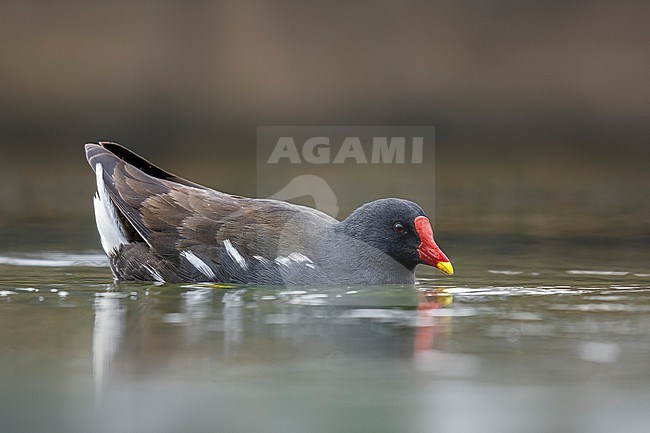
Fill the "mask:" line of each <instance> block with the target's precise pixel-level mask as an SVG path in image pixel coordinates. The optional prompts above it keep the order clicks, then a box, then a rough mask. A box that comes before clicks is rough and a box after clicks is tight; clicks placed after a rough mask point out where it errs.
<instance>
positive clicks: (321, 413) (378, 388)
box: [0, 237, 650, 433]
mask: <svg viewBox="0 0 650 433" xmlns="http://www.w3.org/2000/svg"><path fill="white" fill-rule="evenodd" d="M440 243H441V245H445V247H446V248H445V250H446V251H447V252H448V253H449V255H450V256H451V257H452V259H453V260H454V266H455V268H456V270H457V273H456V275H455V276H453V277H451V278H450V277H447V276H444V275H442V274H440V273H436V272H433V271H430V270H427V269H425V268H423V269H419V270H418V276H419V277H418V281H417V284H416V286H415V287H400V286H389V287H350V288H345V287H344V288H294V287H292V288H286V287H243V286H239V287H232V286H218V285H209V284H193V285H154V284H147V283H139V284H117V285H116V284H113V283H112V281H111V275H110V271H109V270H108V268H107V267H106V261H105V259H104V257H103V255H102V254H101V253H100V252H99V251H78V250H75V251H71V250H69V249H63V250H58V251H57V250H48V251H47V252H43V250H38V249H31V250H30V248H27V247H25V248H22V250H21V251H15V250H14V251H11V250H8V249H7V250H6V251H2V252H0V326H1V327H2V332H1V333H0V365H1V366H2V367H1V369H0V379H1V382H2V388H0V408H2V412H3V417H2V418H3V420H2V426H1V427H0V430H2V431H6V432H16V433H18V432H32V433H34V432H59V431H61V432H64V431H65V432H93V431H98V432H129V433H133V432H157V433H160V432H207V431H215V432H287V433H290V432H300V433H303V432H364V433H365V432H417V433H419V432H422V433H424V432H432V431H440V432H471V431H480V432H495V433H497V432H498V433H506V432H513V433H515V432H516V433H521V432H585V433H586V432H590V433H592V432H611V431H618V432H645V431H646V429H647V419H648V416H647V414H648V413H650V362H649V361H650V267H649V266H648V252H649V250H648V247H647V246H646V245H647V244H646V243H645V242H642V241H640V240H620V239H619V240H611V239H610V240H599V239H571V240H540V239H528V238H498V237H492V238H463V237H457V238H454V237H450V238H448V239H446V240H444V242H443V241H442V240H440ZM35 251H40V252H35Z"/></svg>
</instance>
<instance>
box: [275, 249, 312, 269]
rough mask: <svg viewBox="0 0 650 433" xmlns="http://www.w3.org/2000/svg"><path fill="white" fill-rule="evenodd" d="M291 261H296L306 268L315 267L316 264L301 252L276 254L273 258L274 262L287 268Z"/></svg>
mask: <svg viewBox="0 0 650 433" xmlns="http://www.w3.org/2000/svg"><path fill="white" fill-rule="evenodd" d="M291 262H294V263H298V264H299V265H304V266H306V267H308V268H311V269H315V268H316V266H315V265H314V262H313V261H312V260H311V259H310V258H309V257H307V256H306V255H304V254H302V253H289V255H288V256H286V257H285V256H278V257H276V258H275V263H277V264H278V265H281V266H285V267H287V268H289V267H291Z"/></svg>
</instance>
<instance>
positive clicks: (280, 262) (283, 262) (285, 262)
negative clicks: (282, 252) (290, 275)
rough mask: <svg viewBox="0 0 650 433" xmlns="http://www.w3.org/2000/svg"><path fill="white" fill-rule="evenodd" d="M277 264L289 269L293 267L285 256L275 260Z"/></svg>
mask: <svg viewBox="0 0 650 433" xmlns="http://www.w3.org/2000/svg"><path fill="white" fill-rule="evenodd" d="M275 263H277V264H278V265H281V266H285V267H287V268H288V267H289V266H290V265H291V259H290V258H289V257H285V256H278V257H276V258H275Z"/></svg>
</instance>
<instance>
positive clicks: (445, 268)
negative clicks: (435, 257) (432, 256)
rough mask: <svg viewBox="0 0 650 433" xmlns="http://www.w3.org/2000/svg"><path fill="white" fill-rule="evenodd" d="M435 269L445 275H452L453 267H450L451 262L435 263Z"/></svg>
mask: <svg viewBox="0 0 650 433" xmlns="http://www.w3.org/2000/svg"><path fill="white" fill-rule="evenodd" d="M436 268H438V269H440V270H441V271H442V272H444V273H445V274H447V275H454V267H453V266H452V265H451V262H438V263H436Z"/></svg>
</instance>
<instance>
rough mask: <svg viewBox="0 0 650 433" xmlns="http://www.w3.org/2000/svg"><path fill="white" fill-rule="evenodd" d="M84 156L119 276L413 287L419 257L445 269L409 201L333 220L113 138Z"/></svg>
mask: <svg viewBox="0 0 650 433" xmlns="http://www.w3.org/2000/svg"><path fill="white" fill-rule="evenodd" d="M86 157H87V159H88V163H89V164H90V166H91V167H92V168H93V170H94V171H95V174H96V178H97V194H96V195H95V198H94V205H95V218H96V221H97V229H98V231H99V234H100V237H101V243H102V246H103V248H104V251H106V254H107V255H108V258H109V261H110V266H111V270H112V271H113V274H114V276H115V278H116V280H118V281H122V280H143V281H157V282H161V283H162V282H166V283H181V282H220V283H244V284H268V285H292V286H295V285H357V284H413V282H414V280H415V276H414V271H415V266H416V265H418V264H426V265H430V266H434V267H436V268H438V269H440V270H441V271H442V272H444V273H446V274H452V273H453V268H452V266H451V263H450V262H449V259H448V258H447V257H446V256H445V254H444V253H443V252H442V251H441V250H440V248H438V246H437V245H436V243H435V241H434V240H433V230H432V229H431V223H430V222H429V219H428V218H427V217H426V215H425V214H424V211H423V210H422V208H420V206H418V205H417V204H415V203H413V202H411V201H407V200H402V199H397V198H385V199H381V200H376V201H373V202H371V203H367V204H365V205H363V206H361V207H360V208H358V209H356V210H355V211H354V212H352V214H350V216H348V217H347V218H346V219H344V220H343V221H337V220H336V219H334V218H332V217H330V216H328V215H326V214H324V213H322V212H320V211H318V210H315V209H312V208H309V207H305V206H298V205H295V204H291V203H286V202H283V201H278V200H268V199H253V198H245V197H239V196H235V195H231V194H226V193H223V192H219V191H215V190H213V189H210V188H206V187H204V186H201V185H198V184H195V183H193V182H190V181H188V180H185V179H183V178H180V177H178V176H176V175H173V174H171V173H168V172H166V171H164V170H162V169H160V168H158V167H156V166H155V165H153V164H151V163H150V162H148V161H146V160H145V159H144V158H142V157H140V156H138V155H136V154H135V153H133V152H131V151H130V150H128V149H126V148H125V147H123V146H121V145H119V144H116V143H108V142H100V143H98V144H95V143H89V144H86Z"/></svg>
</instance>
